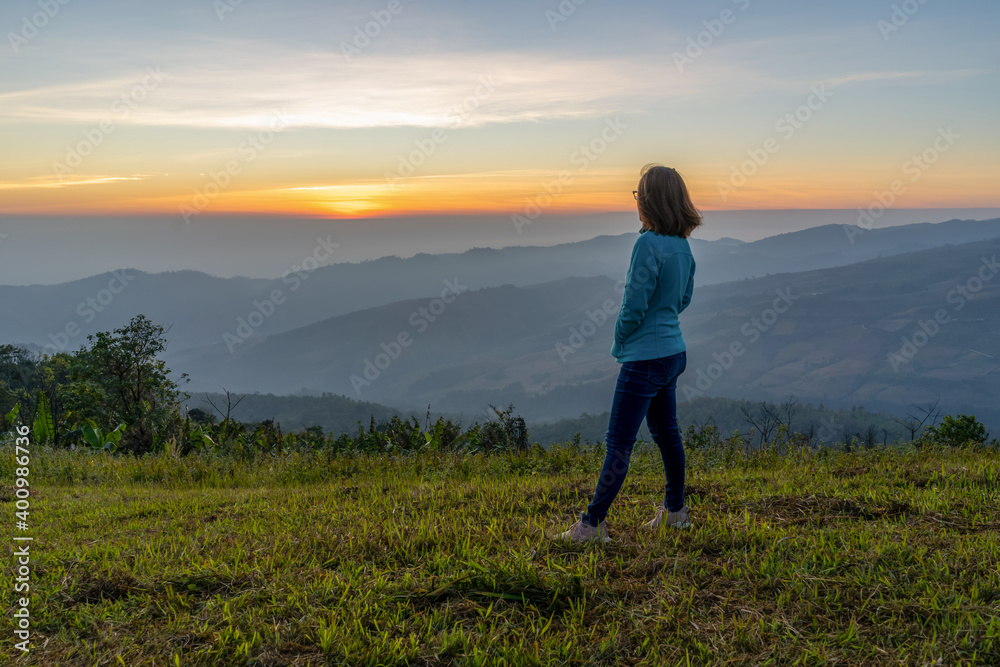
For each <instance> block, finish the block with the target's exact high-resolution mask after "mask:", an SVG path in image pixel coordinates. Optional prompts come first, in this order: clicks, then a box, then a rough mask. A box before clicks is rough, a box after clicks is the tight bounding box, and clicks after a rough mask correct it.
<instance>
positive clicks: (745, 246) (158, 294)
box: [0, 219, 1000, 352]
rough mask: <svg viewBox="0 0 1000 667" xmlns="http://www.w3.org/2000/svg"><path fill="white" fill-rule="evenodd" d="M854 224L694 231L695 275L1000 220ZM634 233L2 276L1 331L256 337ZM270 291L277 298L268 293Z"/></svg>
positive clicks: (978, 232) (577, 257)
mask: <svg viewBox="0 0 1000 667" xmlns="http://www.w3.org/2000/svg"><path fill="white" fill-rule="evenodd" d="M850 229H851V228H848V227H845V226H843V225H825V226H822V227H815V228H812V229H806V230H803V231H799V232H792V233H788V234H781V235H778V236H773V237H769V238H766V239H762V240H760V241H755V242H753V243H742V242H740V241H734V240H733V239H721V240H718V241H703V240H700V239H692V241H691V246H692V251H693V252H694V254H695V257H696V259H697V261H698V271H697V274H696V278H695V279H696V283H697V284H698V285H699V286H703V285H711V284H717V283H722V282H727V281H734V280H742V279H743V278H747V277H754V276H764V275H767V274H768V273H774V272H775V271H776V270H781V271H803V270H812V269H818V268H825V267H832V266H841V265H845V264H850V263H853V262H858V261H862V260H867V259H873V258H876V257H879V256H880V255H883V256H887V255H890V254H895V253H900V252H906V251H912V250H918V249H923V248H931V247H940V246H943V245H945V244H947V243H953V244H955V243H964V242H969V241H975V240H981V239H987V238H997V237H1000V219H996V220H986V221H974V220H965V221H962V220H951V221H948V222H942V223H937V224H930V223H926V224H917V225H904V226H900V227H887V228H884V229H872V230H868V231H864V232H863V234H859V232H861V231H863V230H860V229H858V228H854V229H855V231H854V232H852V234H853V236H849V235H848V233H846V232H845V230H850ZM635 237H636V234H623V235H618V236H599V237H597V238H594V239H590V240H588V241H581V242H577V243H564V244H559V245H555V246H546V247H531V246H528V247H507V248H503V249H500V250H493V249H489V248H475V249H472V250H469V251H466V252H463V253H446V254H434V255H430V254H418V255H415V256H413V257H409V258H406V259H400V258H397V257H384V258H382V259H378V260H371V261H365V262H356V263H336V264H329V265H323V263H322V262H318V261H315V256H317V255H318V256H319V257H329V256H331V253H329V252H327V251H326V250H325V249H324V248H323V247H322V246H321V245H317V247H316V248H315V249H314V256H312V257H307V258H303V259H302V261H300V262H298V263H297V264H296V266H297V267H298V270H297V271H296V272H292V273H289V274H288V275H287V276H285V277H283V278H276V279H273V280H266V279H248V278H226V279H224V278H218V277H214V276H209V275H206V274H204V273H198V272H195V271H176V272H168V273H157V274H150V273H144V272H141V271H134V270H128V269H127V270H124V271H122V272H119V273H118V274H114V273H108V274H102V275H99V276H93V277H90V278H86V279H83V280H77V281H73V282H69V283H63V284H60V285H50V286H40V285H31V286H0V308H3V310H4V312H10V313H18V317H8V318H3V319H2V320H0V340H2V341H5V342H12V343H14V342H20V343H31V344H34V345H38V346H42V345H51V346H53V347H50V348H49V351H50V352H51V351H54V350H56V349H71V350H72V349H77V348H78V347H79V346H80V344H82V343H83V342H85V338H86V335H87V334H90V333H95V332H97V331H108V330H112V329H114V328H116V327H119V326H122V325H124V324H125V323H126V322H128V321H129V319H131V318H132V317H133V316H134V315H136V314H138V313H140V312H141V313H144V314H146V315H147V316H149V317H150V318H152V319H153V320H155V321H158V322H162V323H164V324H165V325H167V326H169V327H170V334H169V336H170V347H171V349H172V350H181V349H185V348H188V347H196V346H204V345H211V344H213V343H216V342H218V341H221V340H222V339H223V336H224V335H225V334H226V333H229V334H231V335H239V336H241V337H243V333H245V334H246V335H248V336H253V337H260V336H264V335H269V334H273V333H279V332H283V331H290V330H293V329H296V328H300V327H303V326H306V325H309V324H312V323H315V322H319V321H322V320H325V319H328V318H330V317H335V316H338V315H345V314H348V313H351V312H355V311H358V310H362V309H366V308H371V307H378V306H383V305H386V304H389V303H392V302H396V301H400V300H405V299H415V298H423V297H431V296H433V295H435V294H437V293H439V292H440V291H441V289H442V287H443V286H444V285H443V281H445V280H458V281H459V282H461V283H462V284H463V285H468V287H469V289H481V288H484V287H494V286H499V285H503V284H510V285H514V286H527V285H533V284H538V283H543V282H549V281H553V280H559V279H563V278H568V277H571V276H580V277H590V276H605V277H607V278H610V279H612V280H619V279H621V278H623V277H624V275H625V271H626V269H627V266H628V258H629V256H630V253H631V248H632V244H633V243H634V240H635ZM332 240H333V241H336V239H332ZM852 241H853V242H852ZM332 256H334V257H335V256H336V253H335V252H333V253H332ZM307 260H308V261H307ZM310 262H312V263H310ZM123 264H127V263H126V262H123ZM290 270H291V268H290ZM275 290H278V291H279V292H278V297H277V299H275V300H274V301H273V302H271V303H268V302H270V301H271V300H272V299H273V298H274V294H275ZM241 318H242V320H244V321H247V320H250V321H251V322H252V323H253V326H252V327H249V328H246V329H244V332H243V333H240V332H238V327H239V325H240V320H241ZM254 318H257V319H254ZM245 326H246V325H244V327H245ZM67 331H69V333H68V334H67Z"/></svg>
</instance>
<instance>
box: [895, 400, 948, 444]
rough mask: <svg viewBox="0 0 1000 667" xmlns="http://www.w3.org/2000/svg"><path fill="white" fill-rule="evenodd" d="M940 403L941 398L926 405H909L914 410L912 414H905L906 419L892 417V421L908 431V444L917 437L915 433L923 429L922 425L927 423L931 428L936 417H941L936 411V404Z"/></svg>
mask: <svg viewBox="0 0 1000 667" xmlns="http://www.w3.org/2000/svg"><path fill="white" fill-rule="evenodd" d="M940 402H941V397H940V396H939V397H938V399H937V400H936V401H934V402H933V403H928V404H927V405H917V404H916V403H911V404H910V406H911V407H912V408H913V409H914V412H907V413H906V419H901V418H899V417H893V418H892V421H894V422H896V423H897V424H899V425H900V426H902V427H903V428H904V429H906V430H907V431H909V432H910V442H913V440H914V439H915V438H916V436H917V431H919V430H920V429H921V428H923V427H924V424H927V423H928V422H929V423H930V426H933V425H934V423H935V422H936V421H937V419H938V417H939V416H941V412H940V411H939V410H938V409H937V407H938V403H940Z"/></svg>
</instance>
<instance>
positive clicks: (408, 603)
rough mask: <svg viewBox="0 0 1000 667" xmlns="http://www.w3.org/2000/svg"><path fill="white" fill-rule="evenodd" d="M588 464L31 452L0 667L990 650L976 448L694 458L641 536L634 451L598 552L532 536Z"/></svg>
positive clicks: (794, 657) (989, 494)
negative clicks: (22, 612)
mask: <svg viewBox="0 0 1000 667" xmlns="http://www.w3.org/2000/svg"><path fill="white" fill-rule="evenodd" d="M12 459H13V456H12V455H11V456H5V457H4V460H3V461H2V462H0V472H2V473H3V479H4V482H5V483H7V482H9V481H10V480H11V479H12V477H13V462H12ZM602 460H603V449H598V448H589V447H587V448H583V449H574V448H572V447H570V446H563V447H556V448H553V449H550V450H548V451H547V452H543V451H541V450H540V449H535V450H533V451H532V452H529V453H526V454H520V455H519V454H502V455H494V456H490V457H486V456H483V455H464V456H459V455H454V454H439V453H422V454H418V455H410V456H401V457H390V456H381V457H368V456H360V455H357V456H343V457H338V458H332V459H331V458H328V457H327V456H326V455H325V454H321V453H320V454H316V453H302V454H290V455H287V456H286V457H284V458H281V459H277V458H269V459H265V460H264V461H259V462H257V463H255V464H252V465H251V464H245V463H240V462H238V461H235V460H232V459H224V458H218V457H213V456H209V455H199V456H191V457H187V458H184V459H177V458H174V457H171V456H169V455H162V456H159V457H150V456H146V457H143V458H141V459H134V458H129V457H108V456H100V455H95V454H90V453H78V452H66V451H52V450H45V449H38V450H37V451H34V452H33V453H32V461H31V466H32V467H31V480H32V486H31V490H32V496H31V502H32V505H31V515H30V518H31V520H30V523H31V529H30V534H31V535H33V536H34V538H35V540H34V542H33V543H32V546H31V567H32V574H31V586H32V589H31V595H32V598H31V603H30V609H31V613H32V616H31V622H32V639H31V642H32V649H31V651H30V653H28V654H23V655H22V653H21V652H20V651H17V650H15V649H14V648H13V644H14V641H15V640H14V639H12V637H13V627H12V625H11V610H12V609H13V600H14V598H16V597H17V595H15V594H14V593H13V592H11V591H13V586H14V582H13V576H12V572H13V570H12V569H11V568H6V569H5V571H4V574H3V585H4V589H5V590H6V591H9V593H8V595H7V599H8V601H9V602H8V605H7V608H6V609H5V621H4V636H3V642H2V644H0V663H2V664H3V665H125V666H127V667H132V666H134V665H323V664H349V665H362V664H364V665H369V664H370V665H404V664H411V665H423V664H428V665H452V664H454V665H503V664H508V665H520V664H536V665H549V664H553V665H570V664H572V665H591V664H592V665H598V664H600V665H604V664H627V665H634V664H650V665H662V664H666V665H674V664H677V665H688V664H690V665H702V664H730V665H764V664H775V665H792V664H803V665H876V664H878V665H895V664H904V665H972V664H982V665H989V664H993V665H996V664H1000V572H998V567H1000V537H998V531H997V529H998V527H1000V520H998V517H997V506H998V500H1000V456H998V452H997V450H995V449H980V450H973V449H949V450H944V449H931V448H925V449H921V450H914V449H908V450H904V451H901V452H900V451H887V450H870V451H862V452H853V453H842V452H832V451H828V452H826V453H816V452H808V451H806V452H794V453H791V454H788V455H784V456H782V455H778V454H777V453H776V452H773V451H764V452H761V453H755V454H752V455H751V454H741V453H739V452H736V451H695V452H689V454H688V488H687V494H688V498H687V499H688V503H689V505H691V507H692V508H693V512H692V520H693V521H694V522H695V526H694V528H692V529H691V530H686V531H685V530H678V529H666V530H664V531H662V532H660V533H658V534H644V532H643V531H642V529H641V527H640V525H641V523H642V522H644V521H646V520H648V519H650V518H652V516H653V512H654V502H656V501H657V500H658V499H662V491H663V473H662V468H661V464H660V461H659V455H658V453H657V452H656V451H655V450H654V449H652V448H649V447H648V446H645V447H640V448H637V450H636V452H635V454H634V455H633V459H632V468H631V473H630V476H629V479H628V480H627V482H626V484H625V487H624V488H623V490H622V493H621V494H620V495H619V497H618V500H617V501H616V503H615V505H614V506H613V507H612V510H611V514H610V516H609V518H608V527H609V531H610V534H611V537H612V539H613V542H612V543H611V544H609V545H606V546H598V545H585V546H569V545H562V544H559V543H557V542H554V541H552V540H551V539H549V536H550V535H551V534H553V533H555V532H556V531H560V530H564V529H566V528H567V527H569V525H570V524H571V523H572V521H573V520H574V513H575V512H579V511H580V510H583V509H585V507H586V505H587V502H588V501H589V499H590V495H591V493H592V492H593V485H594V483H595V481H596V474H597V472H598V470H599V469H600V464H601V462H602ZM13 497H14V496H13V493H12V488H11V487H10V486H7V487H5V488H4V490H3V491H2V495H0V500H2V501H3V502H2V503H0V506H3V507H5V508H8V509H9V511H8V512H7V513H5V516H6V517H7V519H6V520H7V521H9V522H10V525H13V521H14V519H13V512H14V502H13ZM11 532H14V531H13V530H12V531H11ZM10 562H13V561H10Z"/></svg>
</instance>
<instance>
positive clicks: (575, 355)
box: [170, 239, 1000, 424]
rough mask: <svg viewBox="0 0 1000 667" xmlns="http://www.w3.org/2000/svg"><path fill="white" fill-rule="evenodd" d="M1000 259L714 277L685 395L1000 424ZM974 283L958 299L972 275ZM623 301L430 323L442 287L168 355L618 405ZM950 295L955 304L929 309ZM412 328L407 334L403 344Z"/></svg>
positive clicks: (529, 305) (197, 367)
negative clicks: (717, 280) (616, 353)
mask: <svg viewBox="0 0 1000 667" xmlns="http://www.w3.org/2000/svg"><path fill="white" fill-rule="evenodd" d="M997 256H1000V239H997V240H992V241H985V242H976V243H970V244H963V245H957V246H948V247H942V248H933V249H931V250H923V251H919V252H915V253H908V254H903V255H895V256H892V257H883V258H879V259H873V260H868V261H865V262H860V263H856V264H852V265H850V266H844V267H833V268H827V269H819V270H814V271H808V272H798V273H781V274H775V275H772V276H767V277H762V278H755V279H747V280H742V281H736V282H732V283H726V284H721V285H713V286H707V287H702V288H699V289H698V290H696V292H695V298H694V299H693V300H692V304H691V307H689V308H688V309H687V310H686V311H685V312H684V313H683V314H682V316H681V326H682V330H683V332H684V337H685V341H686V343H687V348H688V368H687V371H686V372H685V374H684V375H683V376H682V379H681V382H680V383H679V385H678V392H679V393H678V397H679V399H680V400H687V399H693V398H696V397H699V396H732V397H740V396H743V397H748V398H749V397H752V398H773V399H780V398H784V397H787V395H788V394H789V393H794V394H795V395H798V396H800V397H802V398H803V399H804V400H812V401H817V402H825V403H827V404H831V405H836V404H845V403H856V404H863V405H865V406H866V407H867V408H869V409H873V410H881V409H888V408H890V407H893V408H894V409H896V410H898V409H899V407H900V406H904V407H905V406H906V405H908V404H909V403H910V402H917V401H932V400H934V399H935V397H936V396H942V397H943V399H944V400H945V401H947V402H948V403H949V404H952V405H955V406H959V407H961V408H962V409H965V410H969V411H970V412H976V413H977V414H978V413H982V414H983V415H987V416H988V417H989V418H990V419H993V420H994V423H998V424H1000V410H998V409H997V406H996V404H995V397H996V396H997V395H1000V338H998V333H997V332H998V331H1000V277H998V278H997V280H996V281H995V282H991V281H989V280H984V279H983V276H984V275H990V276H991V277H992V274H990V273H989V271H991V270H992V269H989V267H990V266H991V265H990V262H993V263H995V262H996V259H995V258H996V257H997ZM981 267H985V268H983V269H982V271H981V270H980V269H981ZM976 280H979V287H978V289H975V290H974V291H973V292H969V298H964V297H963V298H962V300H961V304H962V305H961V307H960V308H959V307H957V306H958V303H959V300H958V296H957V295H958V294H959V293H960V292H959V291H957V290H958V289H959V287H961V286H963V285H966V284H967V283H968V284H969V285H973V283H975V281H976ZM969 281H972V283H970V282H969ZM968 289H971V287H970V288H968ZM620 298H621V295H620V291H619V290H618V289H616V281H614V280H612V279H610V278H607V277H605V276H592V277H580V278H565V279H561V280H556V281H551V282H547V283H542V284H538V285H531V286H526V287H515V286H512V285H505V286H501V287H495V288H486V289H481V290H469V291H468V292H463V293H462V294H461V295H459V296H458V297H457V298H455V299H454V301H453V302H452V303H450V304H448V305H447V306H445V307H443V309H442V310H441V312H440V314H439V315H438V316H437V317H436V319H435V321H434V322H433V323H429V324H428V326H426V327H425V328H423V330H422V331H418V330H417V328H416V327H414V326H413V324H412V322H413V317H414V314H415V313H418V312H420V309H421V308H429V303H430V300H427V299H417V300H409V301H401V302H396V303H393V304H388V305H386V306H379V307H375V308H369V309H365V310H363V311H359V312H356V313H350V314H347V315H341V316H337V317H334V318H330V319H328V320H324V321H322V322H318V323H314V324H311V325H308V326H306V327H302V328H300V329H297V330H294V331H290V332H285V333H281V334H276V335H273V336H269V337H267V338H262V339H260V340H254V341H250V342H248V344H247V345H246V346H245V347H242V348H241V349H239V350H237V351H236V352H235V353H234V354H230V353H229V352H228V351H227V349H226V348H225V346H224V345H223V344H221V343H217V344H215V345H212V346H208V347H204V348H198V349H190V350H185V351H179V352H177V353H175V354H173V355H171V357H170V364H171V366H172V367H173V368H175V370H183V371H187V372H189V373H191V374H192V377H193V378H194V382H193V383H192V388H193V389H197V390H217V389H218V388H219V387H221V386H226V387H227V388H230V389H234V390H238V391H252V390H259V391H270V392H274V393H295V392H298V391H302V390H305V391H310V392H316V393H318V392H323V391H329V392H333V393H341V394H345V395H347V396H350V397H352V398H356V399H363V400H371V401H377V402H380V403H385V404H388V405H392V406H394V407H398V408H401V409H410V408H420V407H424V406H426V405H427V404H428V403H430V404H432V407H433V409H434V410H437V411H444V412H461V411H475V410H479V409H482V405H484V404H487V403H488V402H492V403H494V404H498V405H499V404H502V403H506V402H508V401H511V402H514V403H515V404H517V405H519V406H523V412H524V415H525V417H526V418H530V419H558V418H562V417H567V416H569V417H576V416H578V415H579V414H580V413H581V412H602V411H604V410H606V409H607V402H608V401H609V400H610V398H609V397H610V396H612V395H613V390H614V381H615V377H616V375H617V372H618V365H617V363H616V362H615V361H614V359H613V358H612V357H611V356H610V347H611V336H612V333H613V329H614V319H615V316H616V315H617V309H616V308H612V309H610V312H609V310H608V309H607V308H606V304H607V303H608V302H610V303H611V304H613V305H617V304H619V303H620ZM941 310H945V311H946V312H947V314H948V317H949V318H950V319H948V320H947V321H945V322H944V323H941V324H938V325H937V326H936V328H935V327H934V326H933V325H931V324H928V322H933V321H934V320H935V318H936V317H937V315H936V314H937V313H938V311H941ZM418 319H419V318H418ZM929 329H934V333H933V334H929V333H926V332H927V331H928V330H929ZM921 331H924V332H925V334H921V333H920V332H921ZM401 333H408V334H409V336H410V342H409V343H408V344H407V345H406V346H398V347H397V346H396V345H395V344H394V341H396V340H399V335H400V334H401ZM924 338H930V339H933V341H932V342H929V341H926V340H923V339H924ZM908 340H909V341H913V343H912V345H913V347H914V351H913V355H912V358H911V355H910V350H909V349H908V348H907V346H906V341H908ZM737 344H738V345H737ZM924 348H926V349H924ZM380 355H381V360H380ZM892 355H896V356H897V357H899V356H902V357H903V358H905V361H894V359H893V356H892ZM366 372H367V373H368V374H367V375H366ZM352 378H362V379H364V380H365V381H364V382H361V383H358V382H356V381H354V380H353V379H352Z"/></svg>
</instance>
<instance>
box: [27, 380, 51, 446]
mask: <svg viewBox="0 0 1000 667" xmlns="http://www.w3.org/2000/svg"><path fill="white" fill-rule="evenodd" d="M32 430H33V431H34V434H35V441H36V442H38V443H39V444H45V443H48V442H52V441H53V440H54V439H55V435H56V425H55V422H54V421H53V419H52V409H51V408H50V407H49V397H48V395H46V393H45V392H43V391H40V392H38V411H37V413H36V414H35V423H34V425H33V426H32Z"/></svg>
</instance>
